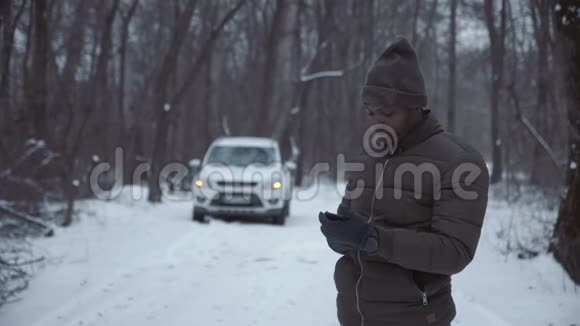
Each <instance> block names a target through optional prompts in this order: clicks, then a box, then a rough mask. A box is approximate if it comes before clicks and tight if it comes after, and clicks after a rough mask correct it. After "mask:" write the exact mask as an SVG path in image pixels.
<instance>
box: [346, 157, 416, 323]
mask: <svg viewBox="0 0 580 326" xmlns="http://www.w3.org/2000/svg"><path fill="white" fill-rule="evenodd" d="M387 163H389V160H388V159H387V160H386V161H385V163H384V164H383V170H382V171H381V176H380V178H379V182H377V185H376V187H375V191H374V192H373V197H372V198H371V215H370V216H369V219H368V221H367V223H372V221H373V217H374V214H375V197H376V195H377V191H378V189H379V187H381V185H382V183H383V176H384V174H385V169H386V168H387ZM357 261H358V264H359V266H360V276H359V277H358V280H357V281H356V288H355V295H356V309H357V311H358V313H359V315H360V325H361V326H364V325H365V317H364V315H363V313H362V311H361V310H360V298H359V287H360V282H361V281H362V278H363V273H364V267H363V264H362V260H361V259H360V249H359V250H357ZM426 300H427V296H426V295H424V296H423V304H425V301H426Z"/></svg>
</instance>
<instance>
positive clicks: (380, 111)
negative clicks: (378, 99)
mask: <svg viewBox="0 0 580 326" xmlns="http://www.w3.org/2000/svg"><path fill="white" fill-rule="evenodd" d="M364 108H365V110H366V111H367V114H368V115H369V118H370V120H371V122H372V123H373V124H386V125H387V126H389V127H391V128H393V129H394V130H395V132H396V133H397V137H399V138H401V137H403V136H404V135H405V134H406V133H407V131H408V130H409V129H411V127H412V126H413V123H414V122H415V121H414V118H415V117H414V115H413V113H414V112H415V110H413V109H409V108H402V107H386V106H375V105H364Z"/></svg>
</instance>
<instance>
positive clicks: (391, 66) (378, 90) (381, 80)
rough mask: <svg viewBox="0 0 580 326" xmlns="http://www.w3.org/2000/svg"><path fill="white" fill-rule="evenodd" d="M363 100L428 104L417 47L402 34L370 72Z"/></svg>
mask: <svg viewBox="0 0 580 326" xmlns="http://www.w3.org/2000/svg"><path fill="white" fill-rule="evenodd" d="M361 100H362V102H363V103H365V104H371V105H383V106H399V107H408V108H422V107H425V106H427V95H426V93H425V81H424V80H423V74H422V73H421V68H420V67H419V62H418V60H417V54H416V53H415V49H414V48H413V46H412V45H411V43H409V41H408V40H407V39H405V38H404V37H399V38H397V39H396V40H395V42H393V44H391V45H390V46H389V47H387V48H386V49H385V51H383V53H382V54H381V55H380V56H379V58H378V59H377V60H376V62H375V63H374V65H373V66H372V67H371V69H370V70H369V72H368V73H367V79H366V83H365V85H364V86H363V88H362V92H361Z"/></svg>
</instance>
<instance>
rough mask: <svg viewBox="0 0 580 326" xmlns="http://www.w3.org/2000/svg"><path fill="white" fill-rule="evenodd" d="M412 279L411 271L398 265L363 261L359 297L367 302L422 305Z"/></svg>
mask: <svg viewBox="0 0 580 326" xmlns="http://www.w3.org/2000/svg"><path fill="white" fill-rule="evenodd" d="M422 293H423V292H422V291H421V290H420V289H419V287H418V285H417V284H416V283H415V280H414V278H413V271H411V270H408V269H405V268H402V267H400V266H399V265H395V264H391V263H385V262H377V261H365V262H364V273H363V279H362V281H361V286H360V291H359V294H360V297H361V299H363V300H368V301H384V302H393V303H409V304H413V305H418V304H420V303H422V300H423V295H422Z"/></svg>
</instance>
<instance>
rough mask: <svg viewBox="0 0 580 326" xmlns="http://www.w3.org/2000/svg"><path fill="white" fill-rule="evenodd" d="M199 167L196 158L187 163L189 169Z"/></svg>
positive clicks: (198, 160) (199, 164)
mask: <svg viewBox="0 0 580 326" xmlns="http://www.w3.org/2000/svg"><path fill="white" fill-rule="evenodd" d="M200 166H201V160H200V159H198V158H194V159H192V160H191V161H189V167H190V168H192V169H194V170H197V169H199V167H200Z"/></svg>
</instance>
